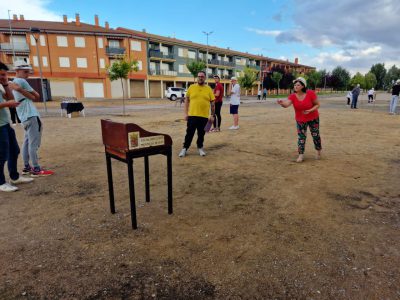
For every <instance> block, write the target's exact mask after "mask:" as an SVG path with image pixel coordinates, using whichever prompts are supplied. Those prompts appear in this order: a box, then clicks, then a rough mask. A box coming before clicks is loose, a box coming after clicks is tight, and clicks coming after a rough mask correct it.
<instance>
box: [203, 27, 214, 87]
mask: <svg viewBox="0 0 400 300" xmlns="http://www.w3.org/2000/svg"><path fill="white" fill-rule="evenodd" d="M203 33H204V34H205V35H206V36H207V54H206V55H207V56H206V81H208V36H209V35H211V34H212V33H213V31H209V32H206V31H203Z"/></svg>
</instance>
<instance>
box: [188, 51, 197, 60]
mask: <svg viewBox="0 0 400 300" xmlns="http://www.w3.org/2000/svg"><path fill="white" fill-rule="evenodd" d="M188 54H189V58H192V59H195V58H196V52H194V51H189V52H188Z"/></svg>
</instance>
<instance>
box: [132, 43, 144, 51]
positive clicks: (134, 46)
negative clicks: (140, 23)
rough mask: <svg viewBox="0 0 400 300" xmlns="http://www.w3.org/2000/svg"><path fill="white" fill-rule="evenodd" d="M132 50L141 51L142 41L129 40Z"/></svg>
mask: <svg viewBox="0 0 400 300" xmlns="http://www.w3.org/2000/svg"><path fill="white" fill-rule="evenodd" d="M131 49H132V51H142V43H141V42H139V41H131Z"/></svg>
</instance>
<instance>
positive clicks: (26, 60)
mask: <svg viewBox="0 0 400 300" xmlns="http://www.w3.org/2000/svg"><path fill="white" fill-rule="evenodd" d="M19 60H23V61H24V62H26V63H28V64H29V63H30V62H29V57H28V56H17V55H16V56H14V57H13V63H15V62H16V61H19Z"/></svg>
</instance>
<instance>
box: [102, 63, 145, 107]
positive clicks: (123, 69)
mask: <svg viewBox="0 0 400 300" xmlns="http://www.w3.org/2000/svg"><path fill="white" fill-rule="evenodd" d="M138 69H139V68H138V62H137V61H136V60H127V59H126V57H125V56H122V57H120V58H118V59H117V61H115V62H114V63H113V64H112V65H111V66H110V67H108V77H109V78H110V80H111V81H114V80H118V79H120V80H121V87H122V114H123V115H125V89H124V81H123V79H125V80H126V79H128V75H129V73H130V72H136V71H138Z"/></svg>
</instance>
